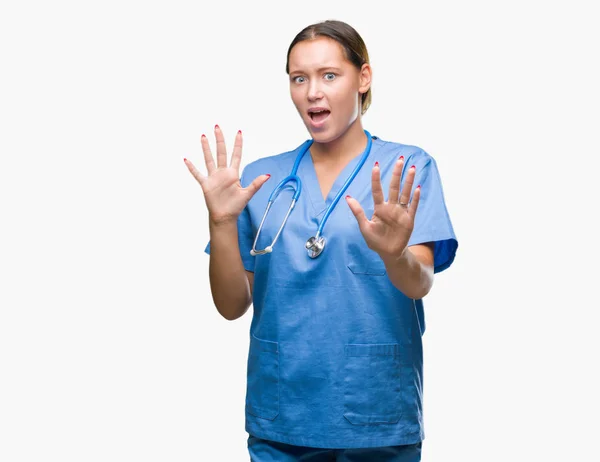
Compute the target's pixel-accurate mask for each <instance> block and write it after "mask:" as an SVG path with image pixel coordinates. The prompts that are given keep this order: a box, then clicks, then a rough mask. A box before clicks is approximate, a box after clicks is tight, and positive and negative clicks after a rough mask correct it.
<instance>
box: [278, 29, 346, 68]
mask: <svg viewBox="0 0 600 462" xmlns="http://www.w3.org/2000/svg"><path fill="white" fill-rule="evenodd" d="M289 65H290V73H291V72H294V71H299V70H309V69H319V68H323V67H328V66H332V67H333V66H335V67H342V66H351V65H352V64H351V63H350V61H348V60H347V59H346V57H345V55H344V49H343V48H342V45H340V44H339V43H338V42H336V41H335V40H333V39H331V38H329V37H318V38H316V39H313V40H304V41H302V42H298V43H297V44H296V45H294V48H292V51H291V52H290V58H289Z"/></svg>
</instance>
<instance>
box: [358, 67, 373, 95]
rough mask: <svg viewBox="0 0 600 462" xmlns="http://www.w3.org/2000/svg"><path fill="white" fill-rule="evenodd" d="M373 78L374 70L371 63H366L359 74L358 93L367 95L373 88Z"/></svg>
mask: <svg viewBox="0 0 600 462" xmlns="http://www.w3.org/2000/svg"><path fill="white" fill-rule="evenodd" d="M372 78H373V70H372V69H371V65H370V64H369V63H364V64H363V65H362V66H361V68H360V72H359V74H358V92H359V93H361V94H362V93H366V92H367V91H368V90H369V88H371V79H372Z"/></svg>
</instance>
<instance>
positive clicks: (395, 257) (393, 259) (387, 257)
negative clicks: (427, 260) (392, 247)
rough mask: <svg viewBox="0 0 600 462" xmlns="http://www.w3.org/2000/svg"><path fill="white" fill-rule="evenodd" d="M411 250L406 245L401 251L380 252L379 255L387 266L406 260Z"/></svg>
mask: <svg viewBox="0 0 600 462" xmlns="http://www.w3.org/2000/svg"><path fill="white" fill-rule="evenodd" d="M408 253H409V250H408V247H404V249H402V251H401V252H400V253H389V254H386V253H380V254H379V256H380V257H381V259H382V260H383V263H384V264H385V266H389V265H397V264H398V263H401V262H405V261H407V260H408V258H409V255H408Z"/></svg>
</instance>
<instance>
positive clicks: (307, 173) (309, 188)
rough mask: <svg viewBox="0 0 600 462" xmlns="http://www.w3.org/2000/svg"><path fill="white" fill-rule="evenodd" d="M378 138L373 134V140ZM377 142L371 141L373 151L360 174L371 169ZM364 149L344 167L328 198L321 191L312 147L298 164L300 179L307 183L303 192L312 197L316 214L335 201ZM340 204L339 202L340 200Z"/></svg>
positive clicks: (322, 211) (318, 214)
mask: <svg viewBox="0 0 600 462" xmlns="http://www.w3.org/2000/svg"><path fill="white" fill-rule="evenodd" d="M377 139H378V138H377V137H376V136H372V140H371V141H375V140H377ZM375 150H376V149H375V143H371V151H370V152H369V155H368V156H367V159H366V161H365V163H364V164H363V166H362V167H361V169H360V170H359V172H358V173H357V176H358V174H361V173H362V172H363V171H364V170H365V169H369V159H371V157H372V155H373V153H374V151H375ZM363 153H364V151H363V152H361V153H360V154H358V155H357V156H355V157H354V158H352V159H351V160H350V162H348V164H346V166H345V167H344V168H343V169H342V171H341V172H340V173H339V174H338V176H337V177H336V179H335V181H334V182H333V185H332V186H331V189H330V190H329V192H328V193H327V198H326V199H323V194H322V192H321V186H320V185H319V180H318V178H317V171H316V169H315V165H314V163H313V159H312V156H311V154H310V149H309V150H308V151H307V152H306V154H305V155H304V158H303V159H302V161H301V162H300V165H299V166H298V175H299V176H300V180H301V181H302V182H304V183H305V185H306V187H305V188H302V192H303V193H306V195H307V196H308V197H309V198H310V202H311V204H312V207H313V211H314V212H315V216H317V217H319V216H320V215H322V214H323V213H324V212H325V210H327V207H329V205H330V204H331V203H332V202H333V199H334V198H335V196H336V195H337V193H338V192H339V191H340V189H341V188H342V186H343V185H344V183H345V182H346V180H347V179H348V178H349V177H350V174H351V173H352V171H353V170H354V168H355V167H356V165H357V164H358V163H359V162H360V159H361V157H362V155H363ZM338 205H339V202H338Z"/></svg>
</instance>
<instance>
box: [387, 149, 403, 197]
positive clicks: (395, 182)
mask: <svg viewBox="0 0 600 462" xmlns="http://www.w3.org/2000/svg"><path fill="white" fill-rule="evenodd" d="M402 167H404V156H400V158H399V159H398V160H397V161H396V165H394V171H393V172H392V181H390V195H389V196H388V202H389V203H390V204H397V203H398V196H399V195H400V179H401V178H402Z"/></svg>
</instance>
